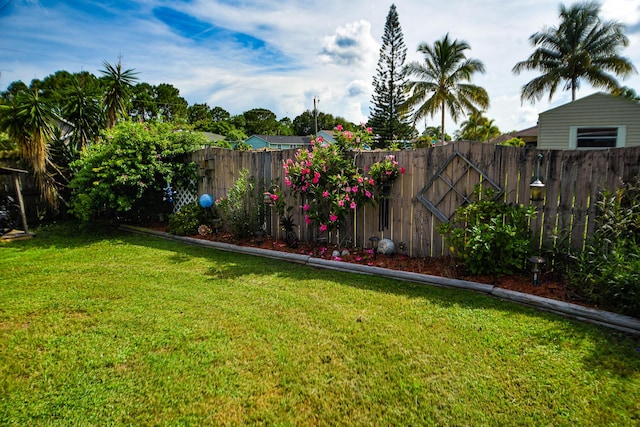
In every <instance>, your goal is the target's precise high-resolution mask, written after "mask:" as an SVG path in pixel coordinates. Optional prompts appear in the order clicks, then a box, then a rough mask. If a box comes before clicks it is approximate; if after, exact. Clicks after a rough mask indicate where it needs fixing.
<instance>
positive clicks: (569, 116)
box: [538, 92, 640, 150]
mask: <svg viewBox="0 0 640 427" xmlns="http://www.w3.org/2000/svg"><path fill="white" fill-rule="evenodd" d="M636 146H640V102H637V101H633V100H631V99H628V98H624V97H621V96H615V95H608V94H605V93H600V92H599V93H594V94H593V95H589V96H586V97H584V98H581V99H578V100H576V101H574V102H570V103H568V104H564V105H561V106H560V107H556V108H553V109H551V110H547V111H545V112H543V113H540V116H539V117H538V148H539V149H551V150H576V149H577V150H589V149H601V148H614V147H636Z"/></svg>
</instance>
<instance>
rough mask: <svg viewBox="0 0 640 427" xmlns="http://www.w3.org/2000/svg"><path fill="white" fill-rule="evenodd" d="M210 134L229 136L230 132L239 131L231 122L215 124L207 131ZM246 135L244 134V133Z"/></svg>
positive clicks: (208, 127)
mask: <svg viewBox="0 0 640 427" xmlns="http://www.w3.org/2000/svg"><path fill="white" fill-rule="evenodd" d="M206 130H207V131H208V132H213V133H217V134H220V135H225V136H228V135H229V133H230V132H232V131H237V129H236V127H235V126H234V125H232V124H231V123H229V122H223V121H220V122H213V123H211V124H210V125H209V126H207V129H206ZM243 134H244V132H243Z"/></svg>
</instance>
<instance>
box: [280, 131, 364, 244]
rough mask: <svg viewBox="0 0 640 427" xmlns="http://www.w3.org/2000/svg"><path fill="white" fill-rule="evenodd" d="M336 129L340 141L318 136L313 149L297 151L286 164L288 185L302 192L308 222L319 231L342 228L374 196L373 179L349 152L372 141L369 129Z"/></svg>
mask: <svg viewBox="0 0 640 427" xmlns="http://www.w3.org/2000/svg"><path fill="white" fill-rule="evenodd" d="M336 131H338V134H337V137H336V140H337V141H338V144H327V143H325V142H324V141H322V140H321V139H320V138H319V140H318V141H313V142H312V148H311V150H306V149H305V150H298V152H297V153H296V155H295V158H294V159H288V160H286V161H285V163H284V173H285V184H286V185H287V187H289V188H291V189H292V190H293V191H295V192H296V193H298V194H300V196H301V199H302V204H301V206H300V207H301V208H302V210H303V212H304V215H305V217H304V218H305V222H306V223H307V224H314V225H315V226H317V227H318V230H319V231H320V232H324V231H331V230H335V229H337V228H339V227H340V226H341V225H342V224H344V221H345V219H346V218H347V216H348V215H349V214H350V213H352V212H353V211H355V210H356V209H357V208H358V206H362V205H364V204H367V203H372V202H373V197H374V196H373V189H374V181H373V179H371V178H369V177H365V176H364V174H363V172H362V171H361V170H359V169H358V168H357V167H356V165H355V162H354V156H353V155H352V154H351V153H350V152H349V150H352V149H355V148H358V147H359V146H360V145H361V144H362V143H366V142H367V140H366V138H369V140H370V138H371V132H370V130H367V129H363V130H362V131H358V132H357V133H355V132H348V131H344V130H343V129H342V127H341V126H338V127H336ZM367 135H368V137H367Z"/></svg>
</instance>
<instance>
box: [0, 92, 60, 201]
mask: <svg viewBox="0 0 640 427" xmlns="http://www.w3.org/2000/svg"><path fill="white" fill-rule="evenodd" d="M55 127H56V116H55V115H54V113H53V111H52V107H51V104H50V103H49V102H48V101H47V100H46V99H44V98H42V97H40V94H39V93H38V91H35V92H32V91H21V92H18V93H17V94H16V95H15V96H14V97H13V98H12V99H11V100H10V101H9V103H8V104H2V105H0V131H3V132H6V133H7V135H8V137H9V139H10V140H11V141H13V143H14V144H15V145H16V146H17V147H18V150H19V152H20V157H21V158H22V160H23V161H24V162H25V163H26V164H27V165H28V166H29V167H30V168H31V169H32V170H33V174H34V177H35V180H36V185H37V186H38V189H39V191H40V196H41V197H42V199H43V200H44V201H46V202H47V204H48V205H49V206H50V207H51V208H52V209H54V210H55V209H57V207H58V189H57V183H56V181H55V178H54V172H53V170H54V169H55V165H54V164H53V163H52V161H51V156H50V153H49V142H50V141H51V140H52V139H53V138H54V135H55V133H54V129H55Z"/></svg>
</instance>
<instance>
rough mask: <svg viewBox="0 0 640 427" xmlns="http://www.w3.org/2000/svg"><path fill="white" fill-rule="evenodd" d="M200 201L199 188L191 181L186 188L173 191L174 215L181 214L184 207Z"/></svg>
mask: <svg viewBox="0 0 640 427" xmlns="http://www.w3.org/2000/svg"><path fill="white" fill-rule="evenodd" d="M196 200H198V186H197V185H196V182H195V181H191V182H190V183H189V186H188V187H186V188H178V189H176V190H174V191H173V213H178V212H180V209H182V207H183V206H184V205H187V204H189V203H193V202H195V201H196Z"/></svg>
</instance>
